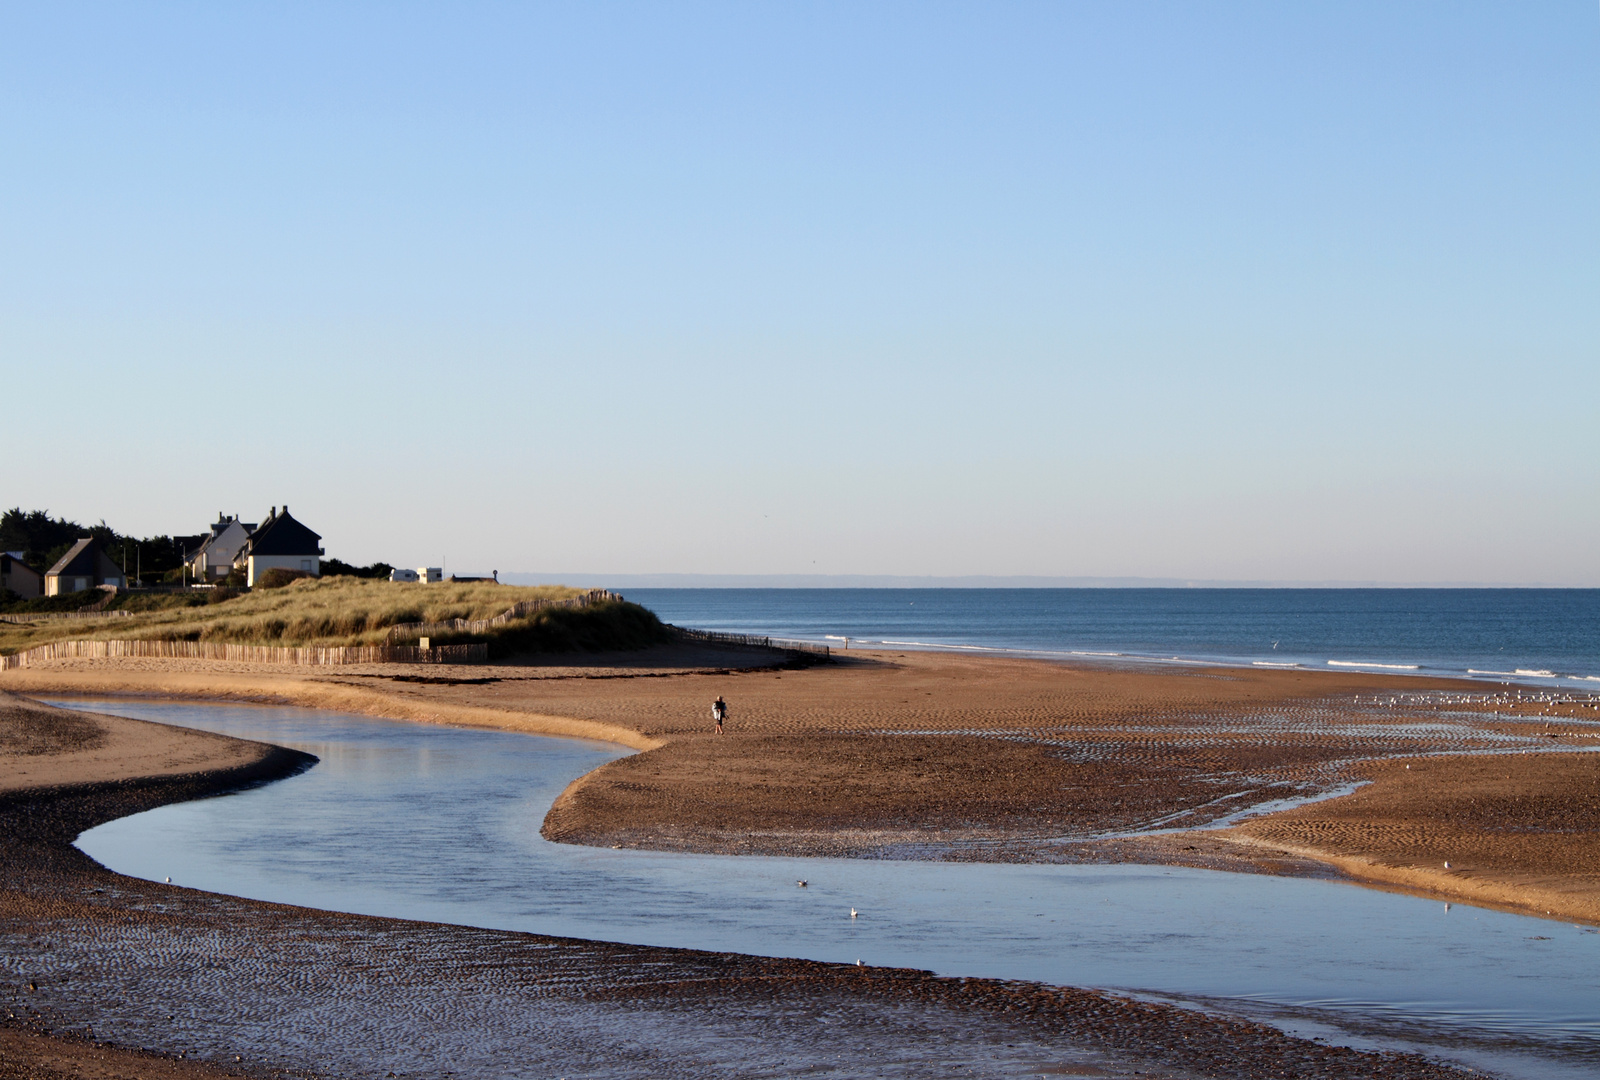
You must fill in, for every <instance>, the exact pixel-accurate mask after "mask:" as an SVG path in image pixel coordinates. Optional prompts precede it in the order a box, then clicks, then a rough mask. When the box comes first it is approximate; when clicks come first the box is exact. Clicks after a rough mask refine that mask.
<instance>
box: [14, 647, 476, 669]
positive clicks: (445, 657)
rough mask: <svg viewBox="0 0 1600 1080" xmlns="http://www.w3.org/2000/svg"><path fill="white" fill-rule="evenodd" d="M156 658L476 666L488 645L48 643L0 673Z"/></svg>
mask: <svg viewBox="0 0 1600 1080" xmlns="http://www.w3.org/2000/svg"><path fill="white" fill-rule="evenodd" d="M112 657H156V658H162V659H175V660H232V661H235V662H244V663H249V664H293V665H299V666H302V667H307V666H310V667H315V666H322V665H332V664H481V663H483V662H484V661H486V660H488V659H489V646H487V645H440V646H437V647H435V648H432V649H421V648H417V647H415V646H411V645H305V646H289V645H285V646H276V645H226V644H222V643H219V642H210V641H53V642H51V643H50V644H48V645H37V646H35V647H34V648H31V649H28V650H26V651H25V652H19V653H16V654H15V655H12V656H0V671H7V670H10V669H12V668H25V667H29V666H30V665H32V664H37V663H42V662H44V661H46V660H76V659H90V660H102V659H109V658H112Z"/></svg>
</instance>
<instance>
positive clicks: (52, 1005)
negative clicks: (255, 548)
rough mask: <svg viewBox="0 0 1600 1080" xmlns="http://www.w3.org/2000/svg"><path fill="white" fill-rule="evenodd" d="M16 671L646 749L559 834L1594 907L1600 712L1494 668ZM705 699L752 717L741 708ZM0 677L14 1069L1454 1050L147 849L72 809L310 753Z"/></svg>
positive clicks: (130, 689)
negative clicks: (114, 861)
mask: <svg viewBox="0 0 1600 1080" xmlns="http://www.w3.org/2000/svg"><path fill="white" fill-rule="evenodd" d="M0 691H10V692H11V693H13V694H25V695H50V694H63V695H72V694H78V695H100V694H104V695H139V696H153V697H167V698H187V699H210V700H231V701H258V702H269V701H270V702H277V703H290V704H299V705H306V706H313V707H318V708H328V709H338V710H344V711H350V712H357V713H365V714H370V715H375V716H385V717H395V718H403V719H410V720H418V721H424V722H430V723H441V724H451V725H462V726H473V727H486V728H497V729H502V730H511V731H526V732H534V733H545V734H557V735H575V736H582V737H587V738H598V739H606V740H609V741H612V742H617V743H621V744H623V745H626V746H629V747H632V748H634V749H636V750H639V751H642V752H641V753H638V754H635V755H631V756H628V757H625V758H622V759H619V760H617V761H615V762H612V763H611V764H608V765H606V766H604V767H602V768H601V769H598V770H596V771H595V772H593V773H591V774H589V775H588V776H586V777H583V778H580V779H579V780H578V781H576V782H575V783H574V784H573V785H572V786H571V787H570V788H569V789H568V790H567V791H566V792H565V793H564V794H563V795H562V796H561V798H560V799H559V800H558V801H557V804H556V806H555V808H554V809H553V810H552V811H551V813H550V815H549V817H548V819H547V820H546V822H545V826H544V832H545V834H546V835H547V836H549V837H550V838H552V839H556V840H561V841H567V842H575V843H587V844H600V845H607V846H610V845H626V846H635V847H641V848H657V849H669V850H685V851H702V852H723V853H770V854H808V855H818V854H820V855H842V856H876V857H884V856H888V857H898V858H922V859H962V860H995V861H1013V862H1016V861H1032V862H1039V861H1142V862H1167V863H1181V864H1187V865H1196V866H1202V867H1211V868H1217V869H1228V870H1234V871H1243V872H1252V873H1279V874H1303V875H1343V876H1347V877H1350V878H1353V879H1356V880H1360V881H1364V882H1367V883H1369V884H1372V885H1375V886H1377V887H1380V888H1390V889H1400V890H1404V891H1409V892H1415V893H1423V894H1428V895H1437V896H1445V897H1454V898H1458V899H1462V900H1468V901H1471V902H1474V903H1479V904H1485V905H1488V906H1498V907H1505V908H1510V909H1514V910H1519V911H1525V912H1535V913H1538V914H1541V915H1543V914H1545V913H1547V912H1549V913H1553V914H1556V915H1560V916H1563V917H1565V918H1569V919H1587V920H1590V921H1600V906H1597V903H1596V898H1597V895H1600V891H1597V886H1600V874H1597V858H1600V841H1597V837H1596V833H1595V823H1596V821H1600V817H1597V816H1596V814H1595V813H1594V809H1595V808H1596V807H1597V806H1600V797H1597V792H1600V771H1597V768H1596V765H1597V763H1600V759H1597V758H1596V756H1595V755H1593V754H1586V753H1579V752H1577V751H1579V750H1582V749H1587V748H1590V747H1592V746H1593V745H1594V731H1595V727H1596V725H1595V723H1594V720H1593V719H1592V717H1593V715H1594V710H1593V709H1591V708H1589V707H1588V705H1589V704H1590V703H1568V704H1562V705H1557V706H1552V705H1551V704H1549V703H1548V702H1545V701H1542V700H1538V699H1536V698H1535V697H1533V696H1532V695H1525V696H1524V697H1523V698H1522V699H1520V700H1519V699H1518V698H1517V697H1516V696H1515V692H1514V691H1512V692H1511V693H1510V696H1508V695H1507V692H1506V691H1505V690H1504V689H1503V688H1500V687H1497V686H1485V685H1483V684H1461V683H1453V682H1445V681H1433V680H1424V679H1416V678H1396V677H1393V676H1369V675H1362V674H1350V673H1338V674H1335V673H1321V672H1315V673H1312V672H1282V671H1260V670H1242V671H1241V670H1223V669H1202V670H1198V671H1196V670H1175V671H1163V670H1150V669H1148V668H1146V669H1133V668H1122V669H1117V668H1105V667H1087V666H1064V665H1060V664H1053V663H1044V662H1038V661H1026V660H995V659H990V658H982V659H980V658H973V657H965V656H952V655H948V654H940V653H931V652H929V653H924V652H908V653H887V652H877V653H857V652H852V653H850V654H848V655H847V656H844V657H841V658H839V659H838V660H837V661H836V662H833V663H827V664H820V665H817V664H811V665H808V664H806V663H804V662H797V661H795V660H793V658H789V657H784V656H781V655H774V654H770V653H765V652H760V651H755V652H753V651H750V650H741V649H729V648H721V649H705V648H700V647H691V646H687V645H677V646H672V647H669V648H663V649H658V650H651V651H650V652H648V653H646V654H631V655H626V656H598V657H589V658H585V659H584V660H583V661H582V662H577V663H574V662H572V661H571V660H568V661H566V662H559V663H545V664H537V665H487V666H475V667H461V668H446V667H437V666H434V667H426V668H422V667H416V668H413V667H398V666H394V665H387V666H375V667H369V668H348V667H338V668H310V669H307V668H299V669H282V668H269V667H265V666H258V665H248V664H239V665H231V666H230V665H225V664H216V663H201V662H191V661H168V660H137V661H130V660H119V661H87V660H83V661H59V662H54V663H52V664H49V665H45V666H41V667H33V668H28V669H24V670H20V671H11V672H7V673H5V675H4V676H3V677H0ZM719 695H720V696H722V697H724V698H726V700H727V701H728V703H729V706H730V712H731V715H730V718H729V722H728V724H727V733H726V734H724V735H720V736H719V735H716V734H714V733H713V731H712V725H711V721H710V716H709V705H710V702H711V700H712V699H714V698H715V697H717V696H719ZM0 701H3V703H4V704H3V707H0V816H3V818H4V822H3V825H4V828H3V830H0V831H3V833H4V836H5V840H4V861H3V865H4V868H5V879H4V882H3V888H4V892H5V916H4V918H3V920H0V934H3V935H4V940H5V942H6V945H5V957H6V970H5V973H4V976H3V978H4V980H5V981H6V983H7V984H8V986H7V989H6V991H5V992H6V993H7V995H8V1001H7V1004H6V1014H5V1020H4V1026H3V1028H0V1031H3V1036H0V1037H3V1038H4V1039H5V1040H6V1042H5V1050H6V1052H5V1060H6V1062H7V1063H8V1064H6V1065H5V1066H3V1067H0V1068H4V1069H10V1070H11V1072H3V1071H0V1080H10V1078H11V1077H12V1076H16V1077H19V1078H20V1077H24V1076H26V1077H30V1078H33V1077H51V1078H53V1077H56V1076H61V1077H65V1076H83V1075H105V1076H153V1077H156V1076H158V1077H166V1076H173V1077H178V1076H190V1075H193V1076H200V1075H207V1076H211V1075H224V1074H233V1075H246V1074H247V1075H262V1076H265V1075H273V1076H282V1075H286V1074H287V1075H327V1076H333V1075H340V1076H346V1075H372V1076H387V1075H389V1074H390V1073H393V1074H394V1075H395V1076H397V1077H406V1076H412V1075H416V1076H421V1075H438V1074H439V1072H440V1071H441V1069H442V1066H441V1064H440V1063H441V1061H447V1062H449V1063H451V1064H452V1065H453V1067H452V1068H451V1069H450V1070H449V1071H450V1072H452V1073H453V1074H454V1075H458V1076H472V1075H498V1072H497V1070H501V1069H503V1068H504V1067H505V1066H506V1064H507V1062H510V1061H515V1062H517V1063H519V1067H523V1066H527V1065H529V1064H530V1063H534V1064H536V1065H537V1067H538V1068H539V1069H541V1070H544V1071H549V1072H551V1074H552V1075H565V1073H566V1072H567V1071H579V1072H581V1073H585V1074H588V1075H605V1076H635V1075H638V1076H676V1075H684V1076H688V1075H691V1074H692V1075H695V1076H704V1075H746V1074H747V1073H748V1072H750V1071H751V1070H755V1069H763V1070H766V1071H767V1073H768V1074H770V1075H791V1074H800V1073H804V1074H805V1075H818V1074H821V1075H833V1076H857V1075H860V1076H875V1075H878V1074H879V1071H880V1070H881V1069H883V1068H893V1069H896V1070H898V1071H899V1072H900V1073H901V1074H903V1075H910V1076H923V1075H927V1076H947V1075H966V1074H969V1073H966V1072H965V1070H966V1069H968V1068H971V1069H974V1070H977V1072H974V1073H970V1074H972V1075H978V1074H981V1075H996V1076H1008V1075H1016V1076H1035V1075H1041V1074H1045V1075H1060V1076H1084V1077H1088V1076H1134V1075H1138V1076H1167V1077H1189V1076H1239V1077H1253V1076H1281V1075H1293V1076H1307V1077H1317V1076H1327V1077H1334V1076H1339V1077H1356V1076H1361V1077H1366V1076H1414V1077H1435V1076H1439V1077H1442V1076H1451V1075H1462V1074H1457V1073H1456V1072H1454V1071H1453V1070H1451V1069H1449V1068H1447V1067H1445V1066H1441V1065H1437V1064H1434V1063H1430V1062H1426V1061H1424V1060H1422V1059H1420V1058H1416V1057H1407V1056H1405V1055H1374V1054H1368V1053H1361V1052H1357V1051H1354V1050H1346V1049H1339V1048H1329V1047H1326V1046H1323V1045H1320V1044H1316V1043H1312V1042H1307V1041H1304V1040H1299V1039H1293V1038H1290V1037H1288V1036H1286V1035H1284V1034H1282V1033H1280V1032H1278V1031H1276V1030H1275V1029H1270V1028H1266V1027H1262V1026H1260V1025H1256V1024H1252V1023H1247V1022H1244V1021H1239V1020H1235V1019H1231V1018H1227V1017H1215V1016H1207V1015H1202V1014H1199V1013H1195V1012H1192V1011H1189V1010H1182V1009H1175V1008H1169V1007H1165V1006H1157V1005H1150V1004H1146V1003H1135V1002H1130V1001H1128V1000H1126V999H1122V998H1117V997H1114V996H1109V995H1104V994H1098V993H1094V992H1090V991H1083V990H1074V989H1063V988H1055V987H1040V986H1034V985H1031V984H1013V983H997V982H985V981H981V980H949V979H938V978H934V977H932V976H929V975H927V974H926V973H922V972H911V971H901V970H892V971H891V970H880V969H870V968H869V969H856V968H851V967H839V966H837V965H826V964H815V963H807V962H800V961H783V960H766V959H760V958H754V957H743V956H735V955H731V954H705V953H696V952H691V951H686V950H670V949H642V948H635V947H629V946H616V945H606V944H604V943H597V942H586V941H574V940H568V939H556V938H544V937H539V936H536V935H527V934H510V933H498V932H491V931H482V930H475V929H471V928H465V927H454V926H437V925H424V924H416V923H406V922H401V921H397V920H385V919H369V918H359V917H354V916H345V915H336V914H330V913H326V912H316V911H309V910H305V909H296V908H286V907H281V906H278V905H271V904H263V903H257V902H253V901H247V900H241V899H235V898H231V897H218V896H213V895H208V894H203V893H196V892H193V891H191V890H183V889H177V888H172V887H168V886H162V885H158V884H152V883H147V882H142V881H131V880H129V879H124V878H121V877H118V876H117V875H114V874H111V873H109V872H107V871H105V870H103V869H102V868H100V867H98V866H97V865H96V864H94V863H93V862H91V861H90V860H89V859H87V858H86V857H84V856H82V855H81V854H80V853H78V852H77V851H76V849H74V848H72V847H70V843H71V840H72V838H73V837H75V836H76V835H77V834H78V833H79V832H81V831H82V830H83V829H84V828H87V827H90V826H92V825H93V824H97V823H99V822H101V821H106V820H110V819H112V818H115V817H119V816H122V815H124V814H127V813H131V812H134V811H136V810H139V809H143V808H146V807H150V806H155V805H160V804H162V803H166V802H171V801H177V800H182V799H187V798H194V797H197V796H198V795H202V794H206V793H210V792H214V791H221V790H227V789H229V788H232V787H236V786H238V785H240V784H248V783H255V782H260V781H262V780H265V779H270V778H271V777H272V776H279V775H285V774H286V773H288V772H290V771H293V770H295V769H298V768H302V767H304V765H305V764H306V763H305V761H304V759H303V757H302V756H301V755H297V754H294V753H293V752H290V751H283V750H278V749H275V748H272V747H269V746H266V745H263V744H258V743H247V742H241V741H239V740H234V739H228V738H224V737H221V736H216V735H209V734H205V733H199V732H191V731H184V730H179V729H174V728H169V727H165V726H163V725H159V724H146V723H142V722H139V721H133V720H122V719H117V718H110V717H100V716H91V715H85V714H82V713H78V712H66V711H63V710H58V709H54V708H50V707H46V706H39V705H36V704H33V703H31V702H29V701H27V700H25V699H23V698H16V697H6V698H0ZM1586 714H1587V715H1586ZM1485 751H1494V752H1493V753H1489V754H1486V753H1485ZM1357 783H1361V784H1364V785H1365V786H1361V787H1359V789H1358V790H1356V791H1354V793H1353V794H1345V795H1342V796H1341V797H1336V798H1331V799H1328V800H1326V801H1321V802H1313V803H1311V804H1309V805H1303V806H1299V807H1297V808H1293V809H1288V810H1284V811H1280V812H1278V813H1276V814H1270V815H1266V816H1258V817H1252V818H1247V819H1245V820H1242V821H1239V822H1230V819H1229V815H1231V814H1234V813H1236V812H1238V811H1240V810H1243V809H1246V808H1248V807H1250V806H1252V805H1257V804H1261V803H1264V802H1267V801H1269V800H1274V799H1283V798H1301V799H1303V798H1307V797H1313V796H1316V795H1318V794H1327V793H1330V792H1339V791H1345V790H1348V788H1349V787H1350V785H1353V784H1357ZM1207 825H1212V826H1218V825H1220V826H1223V827H1220V828H1202V826H1207ZM1152 829H1159V830H1161V831H1159V832H1158V833H1156V834H1155V835H1150V830H1152ZM1446 861H1448V862H1449V863H1450V866H1449V868H1448V869H1447V868H1445V867H1444V865H1443V864H1444V863H1445V862H1446ZM418 1016H422V1017H425V1022H424V1023H422V1026H421V1028H420V1029H418V1028H417V1027H416V1026H415V1024H416V1017H418ZM824 1022H825V1023H826V1024H827V1025H828V1028H827V1031H828V1037H827V1038H825V1039H822V1038H819V1035H818V1030H819V1026H820V1025H821V1024H823V1023H824ZM330 1033H336V1034H330ZM863 1045H870V1046H871V1048H872V1049H871V1052H870V1053H869V1054H868V1055H867V1056H866V1058H865V1059H862V1058H860V1057H859V1055H860V1053H861V1051H860V1047H861V1046H863ZM753 1046H759V1050H756V1049H752V1047H753ZM180 1055H181V1056H180ZM197 1059H198V1060H197ZM16 1062H22V1063H23V1064H22V1065H20V1066H19V1065H17V1064H15V1063H16ZM575 1062H579V1063H581V1064H582V1065H583V1069H582V1070H576V1066H575V1065H574V1063H575ZM155 1063H159V1064H155ZM19 1070H20V1071H19ZM162 1070H167V1071H162Z"/></svg>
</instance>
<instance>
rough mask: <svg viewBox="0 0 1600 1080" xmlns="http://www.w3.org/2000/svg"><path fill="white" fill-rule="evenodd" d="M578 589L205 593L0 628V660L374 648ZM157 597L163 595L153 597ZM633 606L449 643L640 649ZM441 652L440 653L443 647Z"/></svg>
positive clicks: (320, 581)
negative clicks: (85, 643)
mask: <svg viewBox="0 0 1600 1080" xmlns="http://www.w3.org/2000/svg"><path fill="white" fill-rule="evenodd" d="M580 592H581V590H579V589H571V588H567V587H565V586H561V585H540V586H527V587H524V586H513V585H496V584H493V583H489V582H481V583H480V582H463V583H451V582H435V583H433V584H418V583H412V582H390V581H374V580H370V579H361V578H353V577H343V576H340V577H330V578H307V579H304V580H301V581H296V582H294V583H292V584H290V585H287V586H284V587H283V588H278V589H255V590H252V591H250V592H248V593H244V594H241V595H236V596H232V597H230V598H227V599H223V600H222V601H221V602H218V603H205V602H203V601H197V600H196V599H194V598H195V597H198V596H202V595H204V594H169V595H174V600H173V601H171V602H167V601H162V602H154V601H153V597H152V602H150V603H146V604H140V605H135V604H134V603H133V602H132V600H133V599H136V598H137V594H135V597H133V598H130V601H129V602H128V603H127V604H126V607H127V609H128V610H130V611H133V612H134V613H133V614H130V615H121V616H108V617H106V618H104V619H98V618H96V619H70V620H58V621H40V622H37V623H25V624H24V623H0V654H9V653H15V652H20V651H22V650H24V649H29V648H32V647H33V646H35V645H43V644H46V643H48V642H52V641H68V640H83V639H91V640H93V639H102V640H103V639H123V640H144V641H205V642H217V643H228V644H239V645H377V644H382V643H384V642H385V641H386V640H387V637H388V631H389V628H390V627H392V626H396V625H398V624H401V623H413V622H445V621H448V620H450V619H488V618H492V617H493V616H496V615H499V614H501V613H502V612H504V611H506V610H507V609H508V608H510V607H511V606H512V605H513V604H517V603H521V602H523V601H527V600H534V599H547V600H564V599H568V598H571V597H575V596H578V595H579V594H580ZM156 595H160V594H156ZM660 626H661V624H660V622H659V620H657V619H656V618H655V616H654V615H653V614H651V613H650V612H648V611H646V610H645V609H644V608H641V607H639V606H638V605H637V604H628V603H626V602H607V603H605V604H600V605H596V606H595V607H592V608H584V609H557V610H556V611H537V612H534V613H533V615H531V616H529V617H528V618H526V619H518V620H514V621H513V622H511V623H508V624H505V625H504V626H502V627H496V628H494V631H495V633H493V634H489V635H484V634H479V635H464V634H453V635H451V636H450V638H449V640H450V641H451V642H452V643H454V642H458V641H469V640H470V641H485V640H490V641H492V642H494V641H497V642H498V644H493V646H492V649H491V651H492V652H494V653H497V654H499V655H508V653H507V652H506V650H507V649H511V650H513V651H565V650H567V649H573V648H579V649H604V648H636V647H640V646H641V645H644V644H650V643H651V642H652V641H654V640H660V639H661V638H662V637H663V636H664V631H661V630H660ZM437 643H438V644H444V643H445V640H444V639H443V638H440V639H439V640H438V641H437Z"/></svg>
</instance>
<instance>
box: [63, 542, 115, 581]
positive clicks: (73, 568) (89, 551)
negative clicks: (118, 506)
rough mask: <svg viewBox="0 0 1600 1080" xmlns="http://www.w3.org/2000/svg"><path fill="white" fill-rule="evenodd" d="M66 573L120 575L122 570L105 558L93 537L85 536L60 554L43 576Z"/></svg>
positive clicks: (87, 575) (99, 575) (77, 574)
mask: <svg viewBox="0 0 1600 1080" xmlns="http://www.w3.org/2000/svg"><path fill="white" fill-rule="evenodd" d="M51 574H55V575H57V576H59V575H62V574H66V575H69V576H81V577H121V576H122V571H121V570H118V569H117V564H116V563H114V562H112V561H111V560H110V559H108V558H106V556H105V553H104V552H102V551H101V550H100V545H99V544H96V543H95V542H94V537H92V536H85V537H84V538H83V539H82V540H79V541H78V542H77V543H76V544H73V545H72V550H71V551H68V552H67V553H66V554H65V555H63V556H61V558H60V560H59V561H57V563H56V564H55V565H54V566H52V567H51V568H50V569H49V570H48V571H46V572H45V576H46V577H49V576H50V575H51Z"/></svg>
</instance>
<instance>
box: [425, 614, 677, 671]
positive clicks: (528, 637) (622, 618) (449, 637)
mask: <svg viewBox="0 0 1600 1080" xmlns="http://www.w3.org/2000/svg"><path fill="white" fill-rule="evenodd" d="M671 640H672V631H670V630H668V629H667V628H666V626H665V625H664V624H663V623H662V622H661V620H660V619H658V618H657V617H656V614H655V612H653V611H651V610H650V609H648V608H644V607H640V606H639V605H638V604H630V603H628V602H627V601H625V600H623V601H617V600H612V601H608V602H606V603H603V604H592V605H590V606H589V607H584V608H547V609H545V610H543V611H535V612H534V613H533V614H531V615H529V616H528V617H527V618H525V619H517V620H514V621H512V622H508V623H505V624H503V625H501V626H495V627H491V628H490V629H489V630H488V631H486V632H484V633H480V634H467V633H444V634H438V635H436V636H434V638H433V640H432V642H431V644H434V645H461V644H467V643H469V642H487V643H488V645H489V656H490V657H491V658H492V659H496V660H500V659H504V658H506V657H510V656H522V655H527V654H530V653H564V652H621V651H629V650H633V649H644V648H648V647H649V646H651V645H659V644H662V643H663V642H667V641H671Z"/></svg>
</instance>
